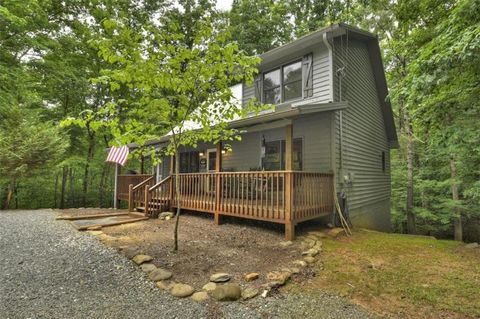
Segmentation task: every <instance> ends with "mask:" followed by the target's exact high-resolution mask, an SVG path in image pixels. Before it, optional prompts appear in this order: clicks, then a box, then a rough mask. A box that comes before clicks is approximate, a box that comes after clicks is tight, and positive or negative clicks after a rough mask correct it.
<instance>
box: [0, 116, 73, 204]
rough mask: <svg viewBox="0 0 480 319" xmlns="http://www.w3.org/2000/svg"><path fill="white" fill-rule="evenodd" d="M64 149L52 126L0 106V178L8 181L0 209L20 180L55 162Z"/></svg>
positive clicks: (7, 201)
mask: <svg viewBox="0 0 480 319" xmlns="http://www.w3.org/2000/svg"><path fill="white" fill-rule="evenodd" d="M67 146H68V144H67V142H65V139H64V137H63V136H62V134H61V132H60V131H59V129H58V127H57V126H55V125H54V124H53V123H51V122H49V121H41V120H39V119H38V118H37V117H35V115H33V114H30V113H25V112H24V110H23V109H22V108H21V107H1V108H0V149H1V150H2V152H0V175H1V176H3V177H4V178H6V179H7V180H8V187H7V190H6V196H5V201H4V203H3V209H7V208H8V207H9V205H10V200H11V198H12V194H13V193H14V191H15V187H16V184H17V182H18V180H19V179H20V178H22V177H28V176H32V175H33V174H34V173H35V172H36V171H37V170H38V169H40V168H44V167H45V166H46V165H49V164H52V163H55V161H57V160H58V159H60V157H61V155H62V154H63V152H64V151H65V149H66V147H67Z"/></svg>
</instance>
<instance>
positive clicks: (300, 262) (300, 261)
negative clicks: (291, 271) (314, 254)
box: [293, 260, 307, 267]
mask: <svg viewBox="0 0 480 319" xmlns="http://www.w3.org/2000/svg"><path fill="white" fill-rule="evenodd" d="M293 264H294V265H296V266H299V267H305V266H306V265H307V262H306V261H304V260H294V261H293Z"/></svg>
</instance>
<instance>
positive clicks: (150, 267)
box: [140, 263, 157, 274]
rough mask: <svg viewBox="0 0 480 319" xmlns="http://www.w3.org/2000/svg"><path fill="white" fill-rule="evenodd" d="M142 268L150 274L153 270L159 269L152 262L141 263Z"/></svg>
mask: <svg viewBox="0 0 480 319" xmlns="http://www.w3.org/2000/svg"><path fill="white" fill-rule="evenodd" d="M140 268H142V270H143V271H144V272H146V273H147V274H149V273H151V272H152V271H154V270H155V269H157V267H156V266H155V265H154V264H150V263H146V264H141V265H140Z"/></svg>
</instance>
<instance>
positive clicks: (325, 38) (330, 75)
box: [323, 32, 333, 102]
mask: <svg viewBox="0 0 480 319" xmlns="http://www.w3.org/2000/svg"><path fill="white" fill-rule="evenodd" d="M323 43H324V44H325V46H326V47H327V49H328V61H329V66H328V67H329V70H328V78H329V83H330V98H329V99H330V102H333V50H332V45H331V44H330V41H328V32H325V33H324V34H323Z"/></svg>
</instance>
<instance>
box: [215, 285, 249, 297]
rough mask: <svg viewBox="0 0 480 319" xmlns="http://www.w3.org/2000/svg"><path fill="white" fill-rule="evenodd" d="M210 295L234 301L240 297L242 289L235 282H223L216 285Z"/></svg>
mask: <svg viewBox="0 0 480 319" xmlns="http://www.w3.org/2000/svg"><path fill="white" fill-rule="evenodd" d="M211 295H212V297H213V298H215V299H216V300H218V301H235V300H238V299H239V298H240V297H241V295H242V291H241V290H240V286H239V285H237V284H225V285H222V286H217V288H215V290H213V291H212V292H211Z"/></svg>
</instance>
